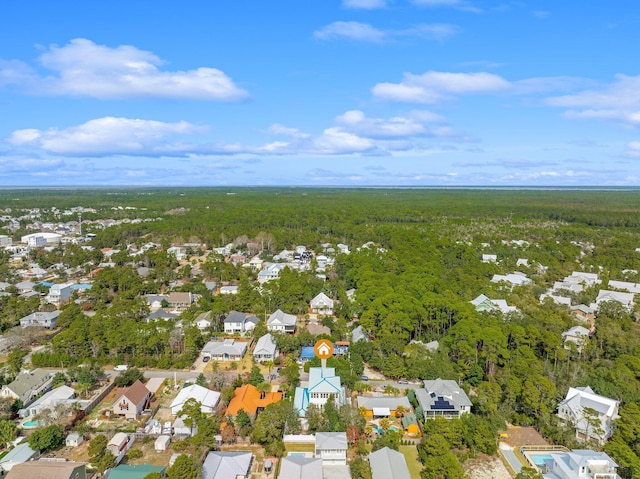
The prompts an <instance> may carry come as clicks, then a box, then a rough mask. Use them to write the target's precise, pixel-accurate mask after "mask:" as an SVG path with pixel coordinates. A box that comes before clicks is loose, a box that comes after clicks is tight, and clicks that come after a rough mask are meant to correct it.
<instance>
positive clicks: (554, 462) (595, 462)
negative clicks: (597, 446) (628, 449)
mask: <svg viewBox="0 0 640 479" xmlns="http://www.w3.org/2000/svg"><path fill="white" fill-rule="evenodd" d="M534 467H535V468H536V469H537V470H538V472H540V473H541V474H543V475H544V477H545V478H548V479H620V476H619V475H618V472H617V468H618V465H617V464H616V463H615V462H613V460H612V459H611V458H610V457H609V456H608V455H607V454H606V453H604V452H597V451H591V450H589V449H574V450H572V451H569V452H553V453H551V454H549V457H548V458H545V459H544V461H543V463H542V464H535V465H534Z"/></svg>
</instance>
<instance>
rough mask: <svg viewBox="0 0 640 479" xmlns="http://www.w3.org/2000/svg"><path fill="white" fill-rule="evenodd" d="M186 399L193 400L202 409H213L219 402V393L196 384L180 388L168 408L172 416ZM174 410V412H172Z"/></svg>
mask: <svg viewBox="0 0 640 479" xmlns="http://www.w3.org/2000/svg"><path fill="white" fill-rule="evenodd" d="M188 399H195V400H196V401H198V402H199V403H200V404H201V405H202V408H206V409H209V408H210V409H213V408H215V407H216V405H217V404H218V401H220V393H219V392H218V391H212V390H211V389H207V388H205V387H202V386H199V385H198V384H192V385H191V386H187V387H186V388H182V389H181V390H180V392H179V393H178V395H177V396H176V398H175V399H174V400H173V402H172V403H171V406H170V408H171V411H172V414H175V413H177V412H178V410H176V408H180V409H181V408H182V405H183V404H184V403H185V402H186V401H187V400H188ZM174 410H176V411H175V412H173V411H174Z"/></svg>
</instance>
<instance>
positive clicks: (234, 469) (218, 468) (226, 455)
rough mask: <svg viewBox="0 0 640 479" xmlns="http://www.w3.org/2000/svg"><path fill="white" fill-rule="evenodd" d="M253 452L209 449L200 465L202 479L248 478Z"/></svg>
mask: <svg viewBox="0 0 640 479" xmlns="http://www.w3.org/2000/svg"><path fill="white" fill-rule="evenodd" d="M252 463H253V454H252V453H251V452H240V451H225V452H222V451H211V452H209V454H207V458H206V459H205V460H204V464H203V465H202V479H249V478H250V477H251V464H252Z"/></svg>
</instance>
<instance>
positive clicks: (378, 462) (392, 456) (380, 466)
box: [369, 447, 411, 479]
mask: <svg viewBox="0 0 640 479" xmlns="http://www.w3.org/2000/svg"><path fill="white" fill-rule="evenodd" d="M369 465H370V466H371V478H372V479H411V474H409V467H408V466H407V461H406V459H405V458H404V454H402V453H401V452H398V451H394V450H393V449H390V448H388V447H383V448H382V449H378V450H377V451H374V452H372V453H371V454H369Z"/></svg>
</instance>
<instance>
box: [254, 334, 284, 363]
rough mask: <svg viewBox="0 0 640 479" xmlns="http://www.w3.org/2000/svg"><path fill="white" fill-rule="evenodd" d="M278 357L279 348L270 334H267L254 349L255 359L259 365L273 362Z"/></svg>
mask: <svg viewBox="0 0 640 479" xmlns="http://www.w3.org/2000/svg"><path fill="white" fill-rule="evenodd" d="M277 356H278V347H277V346H276V342H275V341H274V339H273V336H271V334H270V333H267V334H265V335H264V336H262V337H261V338H260V339H258V342H257V343H256V347H255V348H254V349H253V359H255V361H256V362H257V363H262V362H264V361H273V360H274V359H275V358H276V357H277Z"/></svg>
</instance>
